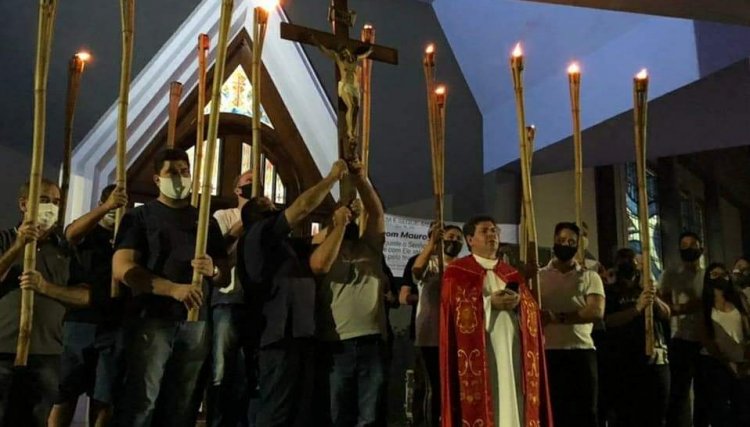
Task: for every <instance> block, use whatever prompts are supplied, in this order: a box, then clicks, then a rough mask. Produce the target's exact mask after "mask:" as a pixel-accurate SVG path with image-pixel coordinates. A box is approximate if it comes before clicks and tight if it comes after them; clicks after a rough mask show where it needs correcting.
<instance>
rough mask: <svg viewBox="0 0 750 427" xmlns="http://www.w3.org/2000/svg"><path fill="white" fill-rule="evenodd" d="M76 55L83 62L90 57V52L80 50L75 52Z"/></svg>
mask: <svg viewBox="0 0 750 427" xmlns="http://www.w3.org/2000/svg"><path fill="white" fill-rule="evenodd" d="M76 57H77V58H78V59H80V60H81V61H83V62H87V61H88V60H89V59H91V54H90V53H88V52H86V51H81V52H78V53H76Z"/></svg>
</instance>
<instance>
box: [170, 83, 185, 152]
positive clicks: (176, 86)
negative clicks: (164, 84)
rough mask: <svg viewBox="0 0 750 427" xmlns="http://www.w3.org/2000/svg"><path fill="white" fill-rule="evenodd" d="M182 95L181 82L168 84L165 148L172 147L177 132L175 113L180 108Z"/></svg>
mask: <svg viewBox="0 0 750 427" xmlns="http://www.w3.org/2000/svg"><path fill="white" fill-rule="evenodd" d="M181 97H182V83H180V82H172V83H170V84H169V119H168V122H167V148H174V144H175V133H176V132H177V113H178V112H179V110H180V98H181Z"/></svg>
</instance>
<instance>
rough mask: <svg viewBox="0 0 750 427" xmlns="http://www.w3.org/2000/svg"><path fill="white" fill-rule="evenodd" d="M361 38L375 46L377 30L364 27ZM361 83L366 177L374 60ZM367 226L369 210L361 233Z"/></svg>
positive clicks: (362, 72)
mask: <svg viewBox="0 0 750 427" xmlns="http://www.w3.org/2000/svg"><path fill="white" fill-rule="evenodd" d="M360 38H361V40H362V42H363V43H369V44H375V28H373V27H372V25H370V24H365V26H364V27H362V33H361V35H360ZM359 81H360V84H361V87H362V101H361V109H362V147H361V148H360V149H361V153H360V158H361V159H362V167H363V168H364V173H365V176H368V175H369V173H370V128H371V123H372V122H371V118H372V60H371V59H368V58H365V59H363V60H362V64H361V65H360V67H359ZM366 225H367V210H365V209H362V212H361V213H360V214H359V233H360V235H362V234H364V232H365V227H366Z"/></svg>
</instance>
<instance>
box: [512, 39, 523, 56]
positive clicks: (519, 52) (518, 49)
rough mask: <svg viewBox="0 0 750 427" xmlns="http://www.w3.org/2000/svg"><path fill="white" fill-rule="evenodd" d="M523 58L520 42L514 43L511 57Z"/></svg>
mask: <svg viewBox="0 0 750 427" xmlns="http://www.w3.org/2000/svg"><path fill="white" fill-rule="evenodd" d="M521 56H523V49H521V42H518V43H516V47H515V48H514V49H513V57H514V58H518V57H521Z"/></svg>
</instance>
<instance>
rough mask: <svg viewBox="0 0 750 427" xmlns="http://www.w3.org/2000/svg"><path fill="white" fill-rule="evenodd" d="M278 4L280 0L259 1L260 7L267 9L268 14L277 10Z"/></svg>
mask: <svg viewBox="0 0 750 427" xmlns="http://www.w3.org/2000/svg"><path fill="white" fill-rule="evenodd" d="M278 4H279V0H259V1H258V6H259V7H262V8H263V9H265V10H266V12H270V11H272V10H274V9H276V6H277V5H278Z"/></svg>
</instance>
